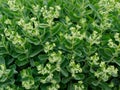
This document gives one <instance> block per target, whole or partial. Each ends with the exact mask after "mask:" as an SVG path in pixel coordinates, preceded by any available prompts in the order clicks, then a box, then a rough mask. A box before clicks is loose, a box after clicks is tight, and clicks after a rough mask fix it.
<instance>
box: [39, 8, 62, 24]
mask: <svg viewBox="0 0 120 90" xmlns="http://www.w3.org/2000/svg"><path fill="white" fill-rule="evenodd" d="M60 10H61V8H60V6H55V7H49V8H48V7H47V6H44V7H42V8H41V13H42V15H43V18H44V19H45V20H46V22H47V23H48V25H49V26H51V25H53V24H54V21H53V20H54V18H58V17H59V11H60Z"/></svg>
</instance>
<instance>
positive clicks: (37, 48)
mask: <svg viewBox="0 0 120 90" xmlns="http://www.w3.org/2000/svg"><path fill="white" fill-rule="evenodd" d="M42 50H43V48H42V46H35V47H33V48H32V49H31V51H30V54H29V56H30V57H34V56H36V55H38V54H39V53H40V52H41V51H42Z"/></svg>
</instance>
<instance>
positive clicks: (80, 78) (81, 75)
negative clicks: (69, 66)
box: [74, 74, 85, 80]
mask: <svg viewBox="0 0 120 90" xmlns="http://www.w3.org/2000/svg"><path fill="white" fill-rule="evenodd" d="M74 78H75V80H83V79H84V78H85V75H84V74H75V77H74Z"/></svg>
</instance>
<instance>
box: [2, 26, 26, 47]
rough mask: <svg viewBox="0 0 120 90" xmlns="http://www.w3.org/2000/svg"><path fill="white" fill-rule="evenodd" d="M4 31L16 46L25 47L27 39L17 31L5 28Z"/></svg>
mask: <svg viewBox="0 0 120 90" xmlns="http://www.w3.org/2000/svg"><path fill="white" fill-rule="evenodd" d="M4 33H5V36H6V38H7V39H8V40H9V41H10V42H12V44H13V45H15V47H24V44H25V39H23V38H22V37H21V36H20V35H19V34H18V33H17V32H15V31H14V30H10V29H7V28H5V30H4Z"/></svg>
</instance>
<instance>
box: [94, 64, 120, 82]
mask: <svg viewBox="0 0 120 90" xmlns="http://www.w3.org/2000/svg"><path fill="white" fill-rule="evenodd" d="M99 66H100V68H99V69H98V70H97V71H96V72H95V73H94V75H95V76H96V77H97V78H99V79H100V80H103V81H108V79H109V78H110V77H111V76H113V77H117V76H118V69H117V68H115V67H114V66H112V65H109V66H108V67H107V66H106V64H105V62H101V63H100V65H99Z"/></svg>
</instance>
